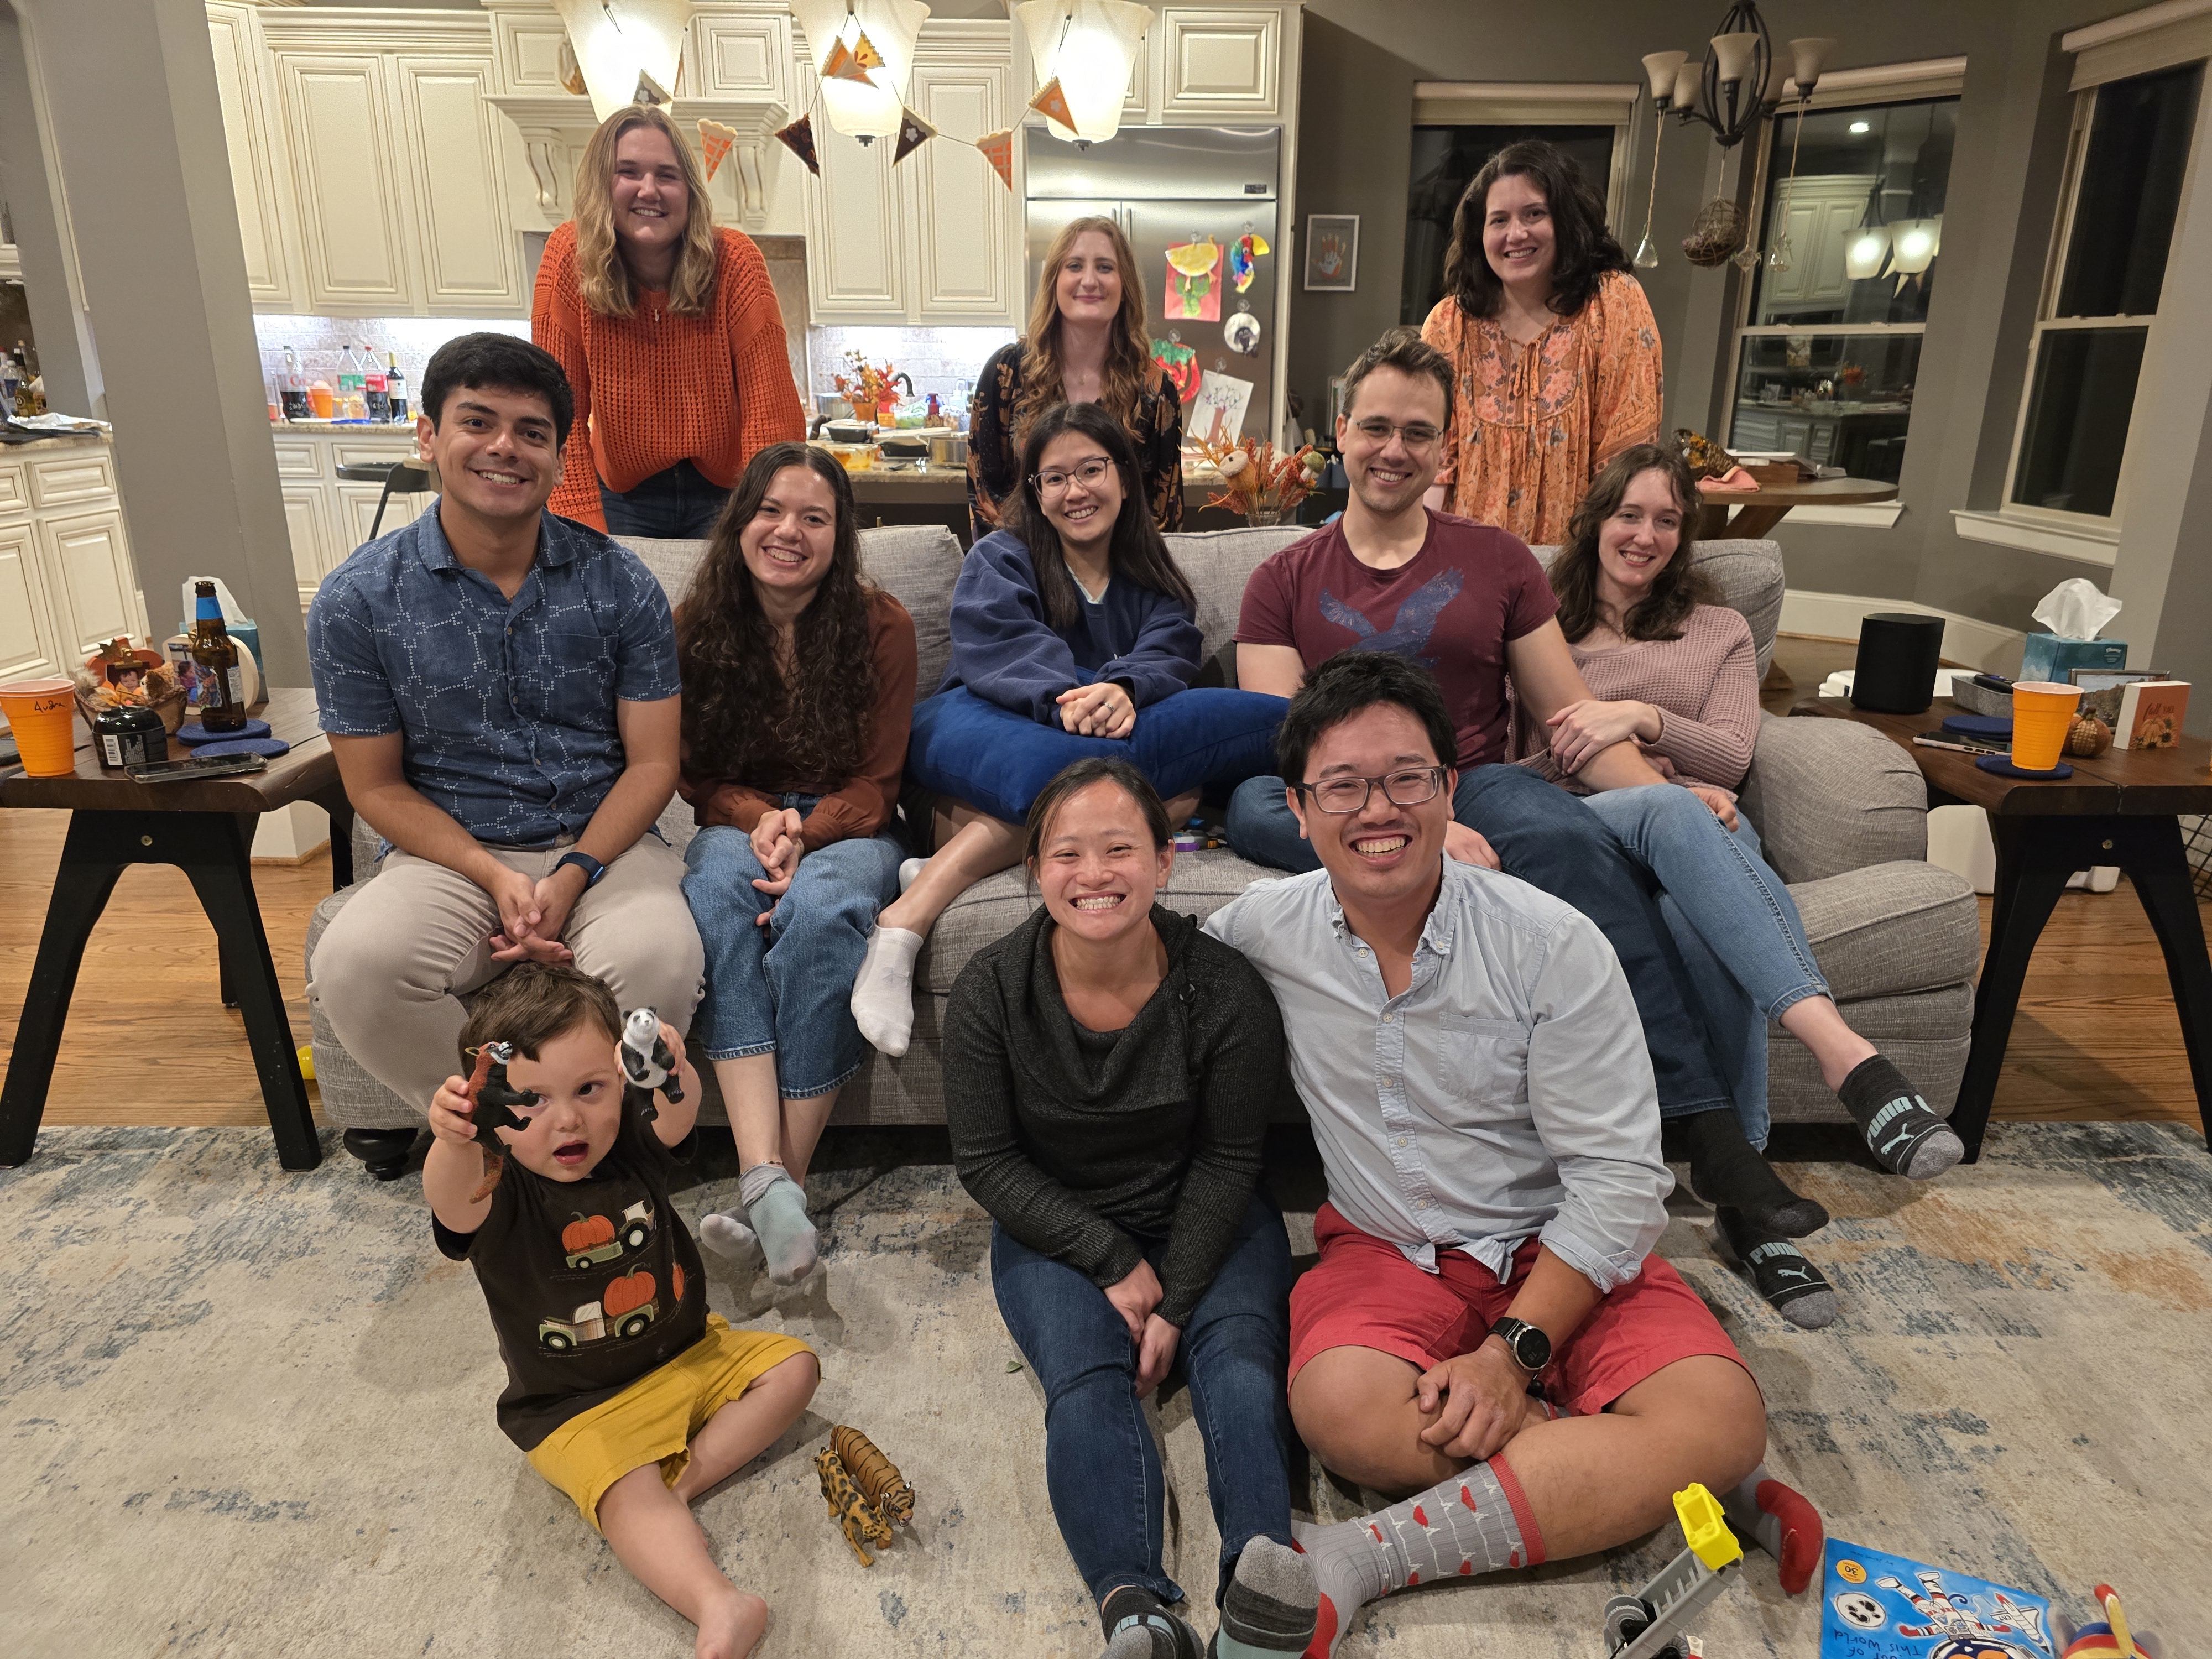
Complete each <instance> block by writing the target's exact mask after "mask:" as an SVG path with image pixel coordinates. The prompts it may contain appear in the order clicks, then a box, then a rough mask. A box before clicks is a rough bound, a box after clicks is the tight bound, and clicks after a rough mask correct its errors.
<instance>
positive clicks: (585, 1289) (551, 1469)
mask: <svg viewBox="0 0 2212 1659" xmlns="http://www.w3.org/2000/svg"><path fill="white" fill-rule="evenodd" d="M621 1032H622V1019H621V1015H620V1012H619V1011H618V1010H617V1007H616V1005H615V1000H614V996H613V994H612V993H611V992H610V991H609V990H608V989H607V987H606V986H605V984H604V983H602V982H601V981H599V980H597V979H594V978H592V976H591V975H588V974H585V973H581V972H579V971H578V970H577V969H574V968H565V967H554V966H550V965H548V964H544V963H524V964H523V965H521V966H520V967H518V968H516V969H513V971H512V972H510V973H508V974H507V975H506V976H505V977H503V978H501V979H500V980H499V981H496V982H495V983H494V984H493V986H492V987H490V989H489V990H488V991H487V992H486V993H485V994H484V995H483V998H482V1000H479V1001H478V1002H477V1006H476V1007H475V1009H474V1010H473V1011H472V1012H471V1014H470V1016H469V1023H468V1026H467V1029H466V1030H464V1031H463V1033H462V1035H461V1045H462V1053H463V1056H464V1059H465V1060H466V1059H467V1058H468V1057H469V1056H470V1055H471V1052H472V1051H473V1050H474V1049H475V1048H477V1046H478V1045H481V1044H483V1043H488V1042H502V1043H506V1044H507V1045H509V1046H510V1047H511V1048H513V1060H512V1061H511V1063H510V1064H509V1066H508V1068H507V1082H508V1084H509V1085H511V1086H512V1087H513V1089H515V1090H519V1091H526V1092H528V1093H530V1094H532V1095H533V1096H534V1099H532V1101H531V1102H529V1103H524V1104H520V1105H516V1106H513V1108H512V1109H513V1111H514V1112H515V1113H516V1114H517V1115H519V1116H520V1118H521V1119H522V1120H523V1121H524V1124H525V1127H522V1128H520V1129H513V1128H507V1127H501V1128H498V1129H495V1130H494V1132H493V1133H494V1134H495V1136H496V1138H497V1142H498V1150H496V1151H494V1150H491V1149H490V1148H489V1147H488V1146H485V1145H484V1144H483V1142H480V1141H479V1140H478V1139H477V1129H476V1126H475V1124H474V1123H473V1122H472V1121H471V1119H472V1117H473V1115H474V1114H475V1112H476V1109H477V1101H476V1099H475V1097H474V1095H475V1091H474V1090H473V1088H472V1087H471V1083H470V1081H469V1079H467V1078H464V1077H449V1078H447V1079H446V1081H445V1084H444V1085H443V1086H442V1087H441V1088H440V1089H439V1091H438V1092H437V1096H436V1097H435V1099H434V1100H433V1101H432V1102H431V1104H430V1129H431V1132H432V1133H433V1134H434V1135H435V1137H436V1139H435V1140H434V1141H433V1142H432V1144H431V1147H430V1152H429V1156H428V1158H426V1159H425V1160H424V1163H423V1165H422V1193H423V1196H424V1197H426V1198H427V1199H428V1200H429V1202H430V1210H431V1215H432V1221H431V1231H432V1232H433V1234H434V1235H435V1237H436V1240H437V1243H438V1248H439V1249H441V1251H443V1252H444V1253H445V1254H446V1255H448V1256H450V1257H452V1258H453V1260H455V1261H462V1260H466V1261H470V1262H472V1263H473V1264H474V1265H475V1267H476V1270H477V1283H478V1284H479V1285H482V1286H483V1293H484V1301H485V1302H486V1304H488V1305H489V1308H490V1310H491V1321H492V1326H493V1328H494V1329H495V1331H496V1332H497V1333H498V1334H499V1346H500V1353H501V1357H502V1358H504V1359H505V1360H506V1361H507V1388H506V1389H505V1390H504V1391H503V1392H502V1393H501V1395H500V1397H499V1426H500V1427H501V1430H502V1431H505V1433H506V1435H507V1438H509V1439H510V1440H512V1441H513V1442H514V1443H515V1444H516V1445H518V1446H520V1447H521V1448H522V1449H523V1450H524V1451H525V1452H526V1453H528V1454H529V1456H530V1465H531V1467H532V1468H534V1469H536V1470H537V1471H538V1474H542V1475H544V1477H545V1479H546V1480H549V1481H550V1482H551V1483H552V1484H553V1485H554V1486H558V1487H559V1488H560V1489H561V1490H562V1492H566V1493H567V1494H568V1497H569V1498H571V1499H573V1500H574V1503H575V1505H576V1508H577V1509H578V1510H580V1512H581V1513H582V1515H583V1517H584V1519H585V1520H586V1521H587V1522H591V1524H592V1526H593V1527H594V1528H597V1529H598V1530H599V1533H600V1534H602V1535H603V1536H604V1537H605V1539H606V1541H607V1542H608V1543H609V1544H611V1545H612V1546H613V1547H614V1552H615V1554H616V1556H617V1559H620V1560H621V1562H622V1564H623V1565H624V1566H626V1567H628V1568H629V1570H630V1571H631V1572H632V1573H633V1574H634V1575H635V1577H637V1580H638V1582H639V1583H641V1584H643V1585H644V1586H645V1587H646V1588H647V1589H649V1590H651V1591H652V1592H653V1594H654V1595H658V1596H659V1598H660V1599H661V1600H662V1601H665V1602H666V1603H668V1605H669V1606H670V1607H674V1608H675V1609H676V1610H677V1611H678V1613H682V1614H683V1615H684V1617H685V1618H686V1619H689V1620H691V1622H692V1623H693V1624H695V1625H696V1626H698V1627H699V1641H698V1648H697V1652H698V1659H742V1656H744V1655H745V1654H749V1653H750V1652H751V1651H752V1650H753V1645H754V1644H755V1643H757V1642H758V1641H759V1639H760V1637H761V1632H762V1631H763V1629H765V1628H766V1626H767V1624H768V1603H767V1602H765V1601H763V1600H761V1598H760V1597H759V1596H757V1595H750V1594H749V1593H747V1592H746V1591H744V1590H740V1589H738V1588H737V1587H736V1586H735V1585H734V1584H732V1583H730V1581H729V1580H728V1579H727V1578H726V1577H724V1576H723V1575H722V1572H721V1570H720V1568H719V1567H717V1566H716V1565H714V1555H713V1553H712V1552H711V1551H710V1550H709V1549H708V1542H707V1538H706V1534H704V1533H702V1531H701V1530H700V1528H699V1524H698V1522H696V1521H694V1520H693V1519H692V1518H691V1511H690V1505H691V1504H693V1503H694V1502H696V1500H697V1499H698V1498H701V1497H702V1496H703V1495H704V1494H705V1493H706V1492H708V1491H709V1490H710V1489H712V1488H713V1487H714V1486H716V1485H718V1484H719V1483H720V1482H721V1481H722V1480H726V1478H727V1477H729V1476H730V1475H732V1474H736V1473H737V1472H738V1470H739V1469H741V1468H744V1466H745V1465H746V1464H747V1463H750V1462H751V1461H752V1460H753V1459H754V1458H755V1457H757V1456H758V1455H760V1454H761V1453H762V1452H763V1451H765V1450H767V1449H768V1448H769V1446H770V1445H772V1444H774V1443H775V1440H776V1439H777V1437H779V1436H781V1434H782V1433H783V1431H785V1430H786V1429H787V1428H789V1427H790V1426H791V1425H792V1424H793V1422H794V1421H796V1420H797V1419H798V1417H799V1413H800V1412H802V1411H804V1410H805V1408H806V1402H807V1401H809V1400H810V1399H811V1398H812V1397H813V1395H814V1389H815V1385H816V1384H817V1383H818V1382H819V1381H820V1380H821V1371H820V1370H819V1368H818V1367H817V1365H816V1364H815V1360H814V1356H813V1353H812V1352H811V1350H809V1349H808V1347H807V1346H806V1345H805V1343H803V1342H801V1341H799V1340H798V1339H797V1338H795V1337H789V1336H782V1335H778V1334H773V1333H769V1332H765V1331H737V1330H732V1329H731V1328H730V1327H729V1324H728V1323H727V1322H726V1321H725V1320H724V1319H723V1318H722V1317H721V1316H720V1315H719V1314H710V1313H708V1311H707V1285H706V1276H705V1274H704V1273H702V1271H701V1269H700V1263H699V1250H698V1247H697V1246H696V1244H694V1243H692V1242H691V1236H690V1233H688V1232H687V1231H685V1230H684V1224H683V1222H682V1221H681V1220H680V1219H679V1218H678V1216H677V1214H676V1212H675V1208H674V1206H671V1204H670V1202H669V1200H668V1174H669V1171H670V1170H671V1168H672V1167H673V1166H674V1165H675V1164H677V1163H678V1162H681V1161H684V1159H687V1158H689V1156H690V1148H691V1146H692V1141H693V1136H692V1123H693V1121H694V1119H695V1118H696V1116H697V1114H698V1101H699V1079H698V1075H697V1073H695V1072H694V1071H693V1070H692V1067H691V1062H690V1060H689V1059H688V1058H686V1057H684V1040H683V1038H682V1036H679V1035H678V1033H677V1031H676V1030H674V1028H673V1027H671V1026H669V1025H665V1024H664V1025H662V1027H661V1028H660V1035H661V1037H662V1040H663V1041H665V1042H666V1043H667V1044H668V1047H669V1048H670V1050H671V1052H672V1053H674V1054H676V1055H677V1056H678V1070H679V1071H680V1072H681V1073H682V1081H683V1089H684V1097H683V1099H682V1100H681V1101H668V1100H663V1101H660V1102H659V1116H658V1117H657V1118H654V1119H653V1120H652V1121H647V1119H646V1117H645V1115H644V1113H643V1112H642V1111H641V1104H642V1103H643V1102H644V1101H645V1100H647V1099H650V1098H651V1097H649V1096H646V1095H643V1094H640V1095H639V1096H638V1097H635V1099H633V1098H632V1097H631V1096H630V1094H629V1091H628V1090H626V1089H625V1087H624V1085H623V1072H622V1066H621V1062H620V1060H619V1058H618V1052H619V1045H620V1041H621Z"/></svg>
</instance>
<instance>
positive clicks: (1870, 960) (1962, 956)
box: [1790, 861, 1982, 1002]
mask: <svg viewBox="0 0 2212 1659" xmlns="http://www.w3.org/2000/svg"><path fill="white" fill-rule="evenodd" d="M1790 897H1791V898H1792V899H1794V900H1796V903H1797V913H1798V915H1801V916H1802V917H1803V918H1804V921H1805V938H1806V939H1807V941H1808V943H1810V944H1811V945H1812V947H1813V959H1814V961H1815V962H1817V963H1820V972H1821V973H1822V974H1823V975H1825V976H1826V979H1827V981H1828V985H1829V988H1830V989H1831V990H1832V991H1833V992H1834V994H1835V998H1836V1000H1837V1001H1838V1002H1854V1001H1857V1000H1862V999H1864V998H1870V997H1888V996H1896V995H1899V994H1904V993H1906V992H1911V991H1925V990H1932V989H1935V988H1936V987H1939V986H1946V985H1962V984H1965V983H1966V981H1969V980H1971V979H1972V978H1973V976H1974V969H1975V966H1976V964H1977V963H1979V962H1980V960H1981V954H1982V918H1981V911H1980V909H1979V908H1978V906H1977V905H1976V904H1975V902H1974V890H1973V888H1972V886H1971V885H1970V884H1968V883H1967V882H1966V879H1965V878H1963V877H1960V876H1958V875H1954V873H1953V872H1950V871H1948V870H1945V869H1942V868H1941V867H1940V866H1936V865H1933V864H1923V863H1915V862H1903V861H1900V862H1896V863H1891V864H1870V865H1869V866H1867V867H1866V868H1865V869H1863V870H1849V871H1846V872H1844V873H1843V874H1841V875H1838V876H1830V877H1827V878H1826V879H1824V880H1820V881H1805V882H1796V883H1792V884H1791V885H1790Z"/></svg>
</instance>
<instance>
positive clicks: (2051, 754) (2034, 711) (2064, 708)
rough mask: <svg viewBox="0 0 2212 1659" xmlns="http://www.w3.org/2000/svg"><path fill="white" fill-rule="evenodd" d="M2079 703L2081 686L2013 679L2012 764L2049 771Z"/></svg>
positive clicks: (2026, 768) (2049, 681)
mask: <svg viewBox="0 0 2212 1659" xmlns="http://www.w3.org/2000/svg"><path fill="white" fill-rule="evenodd" d="M2080 707H2081V687H2080V686H2078V685H2060V684H2057V682H2056V681H2053V680H2015V681H2014V682H2013V687H2012V763H2013V764H2014V765H2015V766H2017V767H2019V768H2020V769H2021V770H2022V771H2023V772H2048V771H2049V770H2050V769H2051V768H2052V767H2054V766H2056V765H2057V764H2058V757H2059V756H2060V754H2061V753H2063V751H2064V750H2065V747H2066V732H2067V728H2068V727H2069V726H2072V725H2073V724H2074V712H2075V709H2077V708H2080Z"/></svg>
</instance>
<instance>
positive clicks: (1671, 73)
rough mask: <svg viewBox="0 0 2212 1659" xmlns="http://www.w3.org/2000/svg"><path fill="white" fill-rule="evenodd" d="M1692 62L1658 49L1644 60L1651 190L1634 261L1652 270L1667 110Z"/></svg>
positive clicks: (1687, 57)
mask: <svg viewBox="0 0 2212 1659" xmlns="http://www.w3.org/2000/svg"><path fill="white" fill-rule="evenodd" d="M1689 61H1690V54H1689V53H1688V52H1650V53H1648V54H1646V56H1645V58H1644V77H1645V78H1646V79H1647V80H1649V81H1650V83H1651V110H1652V117H1653V118H1652V123H1651V191H1650V195H1649V196H1647V197H1645V198H1644V240H1642V241H1640V242H1638V244H1637V245H1636V255H1635V258H1634V260H1633V264H1635V265H1636V268H1637V269H1638V270H1655V269H1656V268H1657V266H1658V264H1659V246H1658V244H1657V243H1656V242H1654V241H1653V240H1651V220H1652V214H1653V212H1654V210H1656V208H1657V207H1658V205H1659V151H1660V149H1661V148H1662V146H1663V145H1664V144H1665V143H1666V142H1667V109H1668V106H1669V105H1670V104H1672V103H1673V102H1674V87H1675V83H1676V82H1678V81H1679V80H1680V78H1681V74H1682V70H1684V68H1685V67H1686V65H1687V64H1688V63H1689Z"/></svg>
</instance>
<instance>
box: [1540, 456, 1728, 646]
mask: <svg viewBox="0 0 2212 1659" xmlns="http://www.w3.org/2000/svg"><path fill="white" fill-rule="evenodd" d="M1646 472H1661V473H1664V474H1665V475H1666V477H1667V483H1668V488H1669V489H1672V490H1673V492H1674V505H1675V506H1676V507H1680V509H1681V512H1682V528H1681V531H1680V535H1679V537H1678V538H1677V540H1676V541H1675V543H1674V557H1672V558H1670V559H1668V561H1667V565H1666V568H1664V569H1662V571H1660V573H1659V574H1658V575H1656V577H1654V578H1653V579H1652V582H1651V591H1650V592H1649V593H1647V594H1645V595H1644V598H1643V599H1640V600H1639V601H1638V602H1637V603H1636V604H1635V605H1632V606H1630V607H1629V611H1628V614H1627V615H1626V617H1622V618H1621V619H1620V631H1621V632H1622V633H1624V634H1626V635H1627V636H1628V637H1629V638H1630V639H1632V640H1679V639H1680V638H1681V637H1682V624H1683V623H1686V622H1687V621H1688V620H1689V619H1690V612H1691V611H1693V610H1695V609H1696V608H1697V607H1698V606H1699V605H1712V604H1714V603H1716V602H1717V601H1716V599H1715V595H1714V592H1713V587H1712V583H1711V581H1710V580H1707V578H1706V576H1705V573H1704V572H1703V571H1700V570H1697V569H1694V568H1692V562H1691V556H1692V554H1693V553H1694V552H1695V551H1696V550H1697V545H1698V513H1699V508H1700V507H1701V506H1702V502H1701V501H1700V500H1699V495H1698V482H1697V480H1696V479H1694V478H1692V477H1691V476H1690V469H1689V467H1688V465H1686V463H1685V462H1684V461H1683V459H1682V458H1681V457H1680V455H1678V454H1676V453H1674V451H1673V450H1671V449H1667V448H1663V447H1661V446H1660V445H1658V444H1632V445H1630V446H1629V447H1627V448H1626V449H1624V450H1622V451H1621V452H1620V454H1618V455H1616V456H1614V457H1613V459H1611V460H1609V461H1607V463H1606V464H1605V465H1604V466H1602V467H1601V468H1600V469H1599V471H1598V475H1597V477H1595V478H1594V479H1592V480H1591V481H1590V487H1589V494H1588V495H1584V496H1583V501H1582V505H1581V506H1580V507H1577V508H1576V509H1575V516H1574V519H1573V520H1572V521H1571V523H1570V524H1569V525H1568V526H1567V539H1566V541H1565V544H1563V545H1562V546H1561V547H1560V549H1559V556H1558V557H1557V558H1555V559H1553V561H1552V569H1551V578H1552V592H1553V597H1555V598H1556V599H1558V600H1559V631H1560V632H1561V633H1563V634H1565V635H1566V636H1567V638H1568V639H1569V640H1570V641H1573V640H1579V639H1581V638H1582V637H1583V635H1586V634H1588V633H1589V631H1590V629H1593V628H1595V627H1596V626H1597V624H1598V621H1599V616H1600V612H1599V608H1598V600H1597V572H1598V562H1597V537H1598V532H1599V531H1601V529H1603V528H1604V527H1605V521H1606V520H1607V519H1609V518H1611V517H1612V516H1613V514H1614V513H1617V512H1619V511H1620V503H1621V501H1622V500H1623V499H1624V498H1625V497H1626V495H1627V494H1628V486H1629V485H1631V484H1632V483H1635V482H1636V480H1637V478H1638V477H1640V476H1641V475H1642V474H1644V473H1646Z"/></svg>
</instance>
